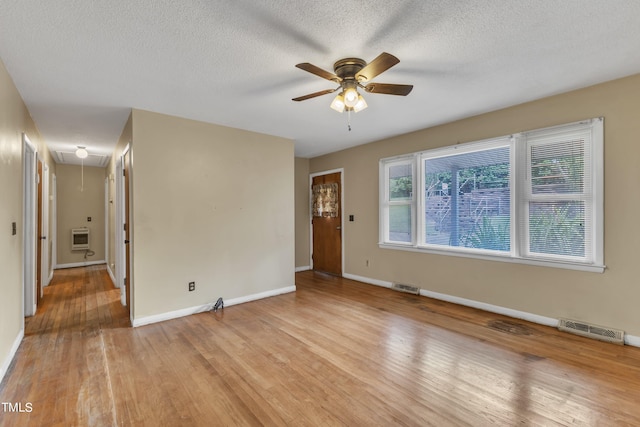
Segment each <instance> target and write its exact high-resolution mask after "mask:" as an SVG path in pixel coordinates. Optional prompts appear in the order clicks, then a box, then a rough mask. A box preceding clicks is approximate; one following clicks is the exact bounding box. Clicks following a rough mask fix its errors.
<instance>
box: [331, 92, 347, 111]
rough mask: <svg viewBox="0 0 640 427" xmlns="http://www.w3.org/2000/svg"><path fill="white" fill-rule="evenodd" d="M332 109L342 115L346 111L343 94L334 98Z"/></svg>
mask: <svg viewBox="0 0 640 427" xmlns="http://www.w3.org/2000/svg"><path fill="white" fill-rule="evenodd" d="M331 108H332V109H334V110H335V111H337V112H338V113H342V112H343V111H344V108H345V104H344V96H342V93H340V94H338V95H336V97H335V98H333V101H332V102H331Z"/></svg>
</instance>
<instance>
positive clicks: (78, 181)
mask: <svg viewBox="0 0 640 427" xmlns="http://www.w3.org/2000/svg"><path fill="white" fill-rule="evenodd" d="M56 175H57V196H58V197H57V203H58V228H57V238H58V241H57V249H58V252H57V266H58V267H60V266H62V267H64V266H65V265H68V264H77V263H84V262H96V261H104V260H105V253H104V249H105V248H104V221H105V217H104V216H105V215H104V179H105V169H104V168H98V167H87V166H85V167H84V186H83V185H82V168H81V167H80V166H77V165H58V167H57V174H56ZM87 217H91V222H89V221H87ZM84 227H86V228H88V229H89V230H90V233H91V234H90V241H89V246H90V249H91V250H92V251H93V252H95V254H94V255H93V256H89V255H88V256H86V257H85V255H86V251H84V250H83V251H72V250H71V229H72V228H84Z"/></svg>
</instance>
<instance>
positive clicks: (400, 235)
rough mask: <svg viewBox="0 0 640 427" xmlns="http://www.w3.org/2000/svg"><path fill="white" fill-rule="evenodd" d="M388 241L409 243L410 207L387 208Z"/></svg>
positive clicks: (395, 206)
mask: <svg viewBox="0 0 640 427" xmlns="http://www.w3.org/2000/svg"><path fill="white" fill-rule="evenodd" d="M389 240H390V241H392V242H411V241H412V239H411V205H394V206H389Z"/></svg>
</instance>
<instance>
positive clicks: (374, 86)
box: [364, 83, 413, 96]
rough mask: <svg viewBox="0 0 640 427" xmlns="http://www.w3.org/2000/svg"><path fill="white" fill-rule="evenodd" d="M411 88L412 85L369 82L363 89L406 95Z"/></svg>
mask: <svg viewBox="0 0 640 427" xmlns="http://www.w3.org/2000/svg"><path fill="white" fill-rule="evenodd" d="M411 89H413V85H395V84H388V83H369V84H368V85H366V86H365V87H364V90H365V91H367V92H369V93H384V94H386V95H400V96H407V95H409V93H410V92H411Z"/></svg>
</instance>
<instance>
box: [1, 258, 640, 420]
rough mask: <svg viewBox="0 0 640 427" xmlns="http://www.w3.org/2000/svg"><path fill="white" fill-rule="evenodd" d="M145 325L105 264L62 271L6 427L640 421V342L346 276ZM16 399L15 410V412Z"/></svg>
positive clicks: (306, 279) (19, 361)
mask: <svg viewBox="0 0 640 427" xmlns="http://www.w3.org/2000/svg"><path fill="white" fill-rule="evenodd" d="M296 285H297V287H298V291H297V292H295V293H292V294H286V295H281V296H277V297H272V298H268V299H264V300H260V301H255V302H251V303H246V304H241V305H236V306H232V307H227V308H225V309H224V311H223V312H219V313H211V312H209V313H201V314H197V315H193V316H189V317H184V318H180V319H175V320H171V321H167V322H162V323H157V324H153V325H148V326H143V327H139V328H135V329H134V328H130V327H129V326H128V319H127V316H126V312H125V310H124V308H123V307H122V306H121V305H120V303H119V290H117V289H114V288H113V287H112V285H111V282H110V281H109V278H108V276H107V274H106V272H105V270H104V267H101V266H97V267H87V268H83V269H69V270H60V271H56V275H55V277H54V281H53V283H52V284H51V285H50V286H49V287H47V288H45V296H44V299H43V306H42V307H41V309H40V310H39V312H38V314H37V315H36V316H35V317H33V318H30V319H28V320H27V325H26V336H25V339H24V341H23V343H22V345H21V346H20V349H19V350H18V353H17V356H16V359H15V361H14V363H13V364H12V366H11V368H10V369H9V372H8V373H7V376H6V378H5V380H4V382H3V383H2V384H1V385H0V402H12V403H14V404H15V403H21V404H22V405H23V407H24V405H25V404H26V403H31V405H32V411H31V412H23V413H14V412H6V411H5V412H0V425H1V426H72V425H75V426H120V425H122V426H214V425H220V426H228V425H242V426H244V425H296V426H317V425H323V426H331V425H345V426H377V425H379V426H388V425H407V426H426V425H434V426H449V425H455V426H458V425H471V426H483V425H505V426H513V425H544V426H548V425H584V426H611V425H640V404H639V403H638V402H640V349H639V348H634V347H624V346H616V345H613V344H606V343H601V342H597V341H593V340H589V339H585V338H580V337H576V336H573V335H569V334H565V333H560V332H558V331H557V330H555V329H553V328H548V327H544V326H540V325H535V324H531V323H527V322H524V321H519V320H514V319H510V318H507V317H502V316H499V315H495V314H491V313H487V312H483V311H480V310H475V309H470V308H465V307H460V306H456V305H453V304H448V303H444V302H440V301H436V300H431V299H428V298H424V297H418V296H413V295H409V294H402V293H397V292H394V291H391V290H388V289H383V288H378V287H375V286H371V285H365V284H362V283H358V282H354V281H351V280H347V279H341V278H336V277H331V276H325V275H321V274H316V273H313V272H303V273H298V274H297V275H296ZM1 409H2V408H0V410H1Z"/></svg>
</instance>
